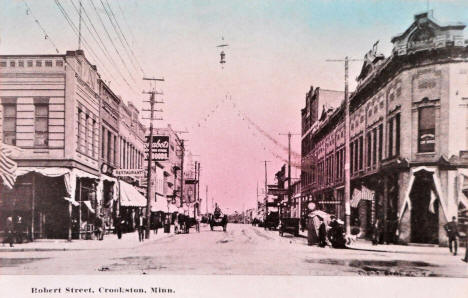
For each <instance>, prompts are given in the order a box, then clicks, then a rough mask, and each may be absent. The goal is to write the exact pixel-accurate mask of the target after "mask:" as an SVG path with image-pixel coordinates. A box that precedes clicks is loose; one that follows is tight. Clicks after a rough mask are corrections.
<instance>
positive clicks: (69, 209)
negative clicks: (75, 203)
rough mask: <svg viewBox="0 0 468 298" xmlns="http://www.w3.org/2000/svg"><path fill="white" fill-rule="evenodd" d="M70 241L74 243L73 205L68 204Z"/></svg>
mask: <svg viewBox="0 0 468 298" xmlns="http://www.w3.org/2000/svg"><path fill="white" fill-rule="evenodd" d="M68 218H69V221H68V241H70V242H71V241H72V203H71V202H68Z"/></svg>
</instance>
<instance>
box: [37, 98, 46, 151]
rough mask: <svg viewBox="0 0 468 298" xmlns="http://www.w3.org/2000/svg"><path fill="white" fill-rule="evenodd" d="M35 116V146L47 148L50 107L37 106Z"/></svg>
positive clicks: (44, 105)
mask: <svg viewBox="0 0 468 298" xmlns="http://www.w3.org/2000/svg"><path fill="white" fill-rule="evenodd" d="M34 116H35V119H34V146H36V147H47V146H48V144H49V105H48V104H36V105H35V113H34Z"/></svg>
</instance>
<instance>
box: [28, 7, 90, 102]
mask: <svg viewBox="0 0 468 298" xmlns="http://www.w3.org/2000/svg"><path fill="white" fill-rule="evenodd" d="M23 2H24V4H25V6H26V9H27V12H28V13H29V14H30V15H31V17H32V18H33V19H34V22H35V23H36V24H37V25H38V27H39V28H40V29H41V30H42V32H43V34H44V38H45V39H47V40H48V41H49V42H50V43H51V44H52V46H53V47H54V48H55V51H56V52H57V53H60V50H59V49H58V48H57V46H56V45H55V43H54V42H53V41H52V38H51V37H50V35H49V34H48V33H47V31H46V30H45V28H44V27H43V26H42V25H41V22H40V21H39V19H38V18H36V16H35V15H34V14H33V12H32V9H31V7H30V6H29V5H28V3H27V2H26V0H23ZM63 61H64V62H65V64H66V65H67V66H69V67H70V68H71V69H72V70H73V72H74V73H75V75H78V74H79V73H78V71H77V70H76V69H75V67H74V66H73V64H71V63H69V62H68V61H67V59H66V58H65V57H63ZM91 91H92V92H93V93H94V95H98V94H97V93H96V92H94V91H93V90H91Z"/></svg>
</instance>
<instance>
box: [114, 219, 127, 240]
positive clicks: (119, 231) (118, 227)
mask: <svg viewBox="0 0 468 298" xmlns="http://www.w3.org/2000/svg"><path fill="white" fill-rule="evenodd" d="M124 224H125V220H124V219H123V218H121V217H120V216H118V217H117V218H116V219H115V231H116V232H117V239H122V228H123V226H124Z"/></svg>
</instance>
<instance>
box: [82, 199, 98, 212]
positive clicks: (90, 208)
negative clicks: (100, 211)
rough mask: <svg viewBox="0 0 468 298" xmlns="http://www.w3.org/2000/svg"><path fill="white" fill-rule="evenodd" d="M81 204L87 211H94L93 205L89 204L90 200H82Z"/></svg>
mask: <svg viewBox="0 0 468 298" xmlns="http://www.w3.org/2000/svg"><path fill="white" fill-rule="evenodd" d="M83 204H84V205H85V206H86V207H87V208H88V209H89V211H91V212H92V213H96V211H95V210H94V208H93V206H91V202H90V201H83Z"/></svg>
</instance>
